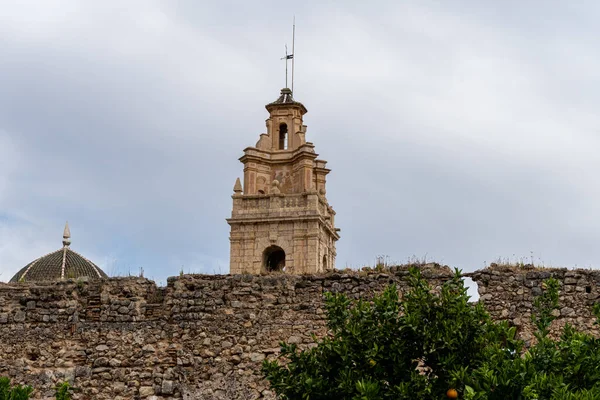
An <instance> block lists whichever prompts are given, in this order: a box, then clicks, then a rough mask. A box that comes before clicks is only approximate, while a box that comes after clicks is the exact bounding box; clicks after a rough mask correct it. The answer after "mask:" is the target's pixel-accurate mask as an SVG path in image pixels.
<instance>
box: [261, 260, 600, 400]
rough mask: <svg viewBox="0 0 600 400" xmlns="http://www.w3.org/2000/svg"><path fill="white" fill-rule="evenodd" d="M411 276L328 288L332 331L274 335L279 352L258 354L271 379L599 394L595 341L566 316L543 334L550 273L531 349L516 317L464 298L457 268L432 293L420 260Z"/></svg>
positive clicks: (441, 390) (553, 298)
mask: <svg viewBox="0 0 600 400" xmlns="http://www.w3.org/2000/svg"><path fill="white" fill-rule="evenodd" d="M409 283H410V291H409V292H408V293H407V294H406V295H405V296H404V298H403V299H402V300H400V299H399V298H398V291H397V289H396V287H395V286H390V287H388V288H387V289H386V290H385V291H384V292H383V293H381V294H380V295H376V296H375V297H374V298H373V300H372V301H365V300H358V301H351V300H350V299H349V298H348V297H347V296H346V295H343V294H335V295H334V294H330V293H327V294H326V295H325V298H326V310H327V317H328V327H329V329H330V335H329V336H327V337H325V338H323V339H321V340H317V339H316V338H315V341H316V342H317V346H316V347H314V348H312V349H308V350H304V351H299V350H298V348H297V346H296V345H295V344H285V343H282V345H281V358H282V359H283V360H284V361H285V362H284V363H283V364H280V363H279V362H278V361H277V360H272V361H270V360H265V362H264V363H263V368H262V370H263V373H264V374H265V377H266V378H267V380H268V381H269V382H270V385H271V388H272V389H273V390H274V391H275V392H276V393H277V394H278V395H280V397H281V398H282V399H288V400H297V399H298V400H300V399H302V400H309V399H311V400H328V399H341V400H343V399H352V400H379V399H381V400H383V399H439V398H442V397H449V398H457V397H458V398H461V399H473V400H475V399H477V400H486V399H487V400H500V399H502V400H505V399H540V400H541V399H580V400H584V399H600V373H599V372H598V371H599V369H598V367H597V366H598V365H600V341H599V340H598V339H596V338H594V337H592V336H591V335H588V334H584V333H580V332H577V331H576V330H575V329H573V327H571V326H569V325H567V326H565V328H564V331H563V334H562V336H561V337H560V338H559V339H558V340H554V339H551V338H549V337H548V332H549V327H550V324H551V323H552V321H553V320H554V318H555V317H554V313H555V312H554V310H556V309H557V308H558V298H559V296H558V293H559V283H558V281H556V280H555V279H549V280H547V281H545V282H544V291H543V293H542V295H540V296H539V297H537V298H536V301H535V304H534V314H533V322H534V324H535V325H536V327H537V333H536V338H537V343H536V344H535V345H534V346H532V347H531V348H529V349H526V348H525V347H524V343H523V342H522V341H521V340H519V339H518V338H517V337H516V329H515V328H514V327H510V326H509V325H508V323H507V322H494V321H492V320H491V318H490V316H489V314H488V313H487V312H486V311H485V310H484V308H483V306H482V305H481V304H479V303H476V304H473V303H469V297H468V295H467V290H466V288H465V287H464V282H463V280H462V278H461V276H460V272H459V271H458V270H457V271H456V272H455V275H454V277H453V278H452V279H451V280H450V281H448V282H446V283H445V284H444V285H443V287H442V289H441V292H440V293H439V294H436V293H434V292H433V291H432V290H431V288H430V287H429V285H428V284H427V282H426V281H425V280H424V279H422V278H421V276H420V273H419V271H418V269H413V270H411V271H410V282H409ZM599 307H600V306H599ZM599 307H596V308H595V310H596V312H597V315H598V314H599V313H600V308H599Z"/></svg>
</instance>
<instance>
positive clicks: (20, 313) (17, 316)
mask: <svg viewBox="0 0 600 400" xmlns="http://www.w3.org/2000/svg"><path fill="white" fill-rule="evenodd" d="M13 320H14V321H15V322H23V321H25V312H23V311H17V312H16V313H15V316H14V317H13Z"/></svg>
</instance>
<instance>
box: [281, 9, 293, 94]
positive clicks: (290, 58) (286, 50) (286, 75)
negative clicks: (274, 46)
mask: <svg viewBox="0 0 600 400" xmlns="http://www.w3.org/2000/svg"><path fill="white" fill-rule="evenodd" d="M295 42H296V17H295V16H294V29H293V32H292V53H291V54H288V48H287V44H286V45H285V57H281V59H282V60H285V87H286V88H287V87H288V60H292V93H294V44H295Z"/></svg>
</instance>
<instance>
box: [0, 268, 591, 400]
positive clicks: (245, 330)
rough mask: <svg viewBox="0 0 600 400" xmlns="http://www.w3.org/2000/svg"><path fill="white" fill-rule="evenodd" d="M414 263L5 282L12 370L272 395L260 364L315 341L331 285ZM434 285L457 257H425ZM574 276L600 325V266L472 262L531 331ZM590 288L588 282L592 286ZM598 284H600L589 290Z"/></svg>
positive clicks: (1, 312)
mask: <svg viewBox="0 0 600 400" xmlns="http://www.w3.org/2000/svg"><path fill="white" fill-rule="evenodd" d="M406 274H407V271H406V269H405V268H396V267H392V268H390V269H389V270H387V271H386V272H385V273H380V272H376V271H369V272H355V273H351V274H344V273H339V272H337V273H330V274H326V275H305V276H289V275H268V276H250V275H233V276H231V275H227V276H218V275H214V276H213V275H182V276H179V277H174V278H170V279H169V280H168V285H167V287H165V288H157V287H156V285H155V284H154V282H152V281H149V280H146V279H143V278H112V279H110V280H106V281H101V282H75V281H65V282H58V283H53V284H47V285H34V284H24V283H19V284H0V341H1V345H0V376H3V375H4V376H10V377H11V378H13V380H14V381H15V382H20V383H26V384H30V385H32V386H34V387H35V388H36V389H37V390H36V394H35V396H36V398H51V396H52V393H53V391H52V388H53V386H54V385H55V384H56V383H57V382H59V381H64V380H70V381H72V382H74V385H75V387H77V388H78V389H79V391H78V393H77V395H76V398H77V399H170V398H184V399H255V398H264V399H269V398H270V399H272V398H273V395H272V394H271V393H270V392H269V391H268V390H267V384H266V382H265V381H264V380H262V379H261V375H260V372H259V369H260V365H261V362H262V360H263V359H264V358H266V357H276V356H277V354H278V352H279V342H280V341H282V340H285V341H288V342H292V343H298V344H299V346H300V347H301V348H306V347H309V346H311V345H313V343H312V339H311V335H312V334H313V333H314V334H316V335H317V336H322V335H324V334H325V332H326V328H325V320H324V311H323V301H322V297H323V296H322V295H323V293H324V292H325V291H333V292H345V293H348V294H349V295H351V296H352V297H354V298H358V297H369V296H371V295H372V294H373V293H375V292H379V291H381V290H382V288H383V287H385V286H386V285H388V284H389V283H392V282H394V283H396V284H397V285H398V286H399V288H400V290H401V291H403V290H405V289H406V281H405V278H406ZM423 274H424V276H425V277H426V278H427V279H428V280H429V282H430V283H431V284H432V285H433V286H434V287H439V285H440V284H441V282H443V281H445V280H447V279H449V278H450V277H451V276H452V273H451V271H450V269H449V268H444V267H436V266H434V267H433V268H424V269H423ZM548 274H550V275H553V274H554V275H555V276H557V277H558V278H559V279H561V280H562V281H563V283H564V286H563V293H562V296H561V301H562V304H563V309H562V310H561V317H560V318H559V321H558V323H557V324H558V325H560V324H561V323H564V321H567V320H568V321H570V322H574V323H576V324H577V325H579V326H582V327H585V328H586V329H588V328H589V329H591V330H593V331H594V332H596V331H595V330H594V329H595V328H594V327H593V325H592V318H591V314H590V312H589V310H588V303H589V302H591V301H593V300H594V299H595V297H594V294H595V293H597V289H596V277H597V275H595V274H594V273H593V272H591V271H566V270H552V271H537V270H531V271H529V270H514V269H509V270H502V269H497V268H496V269H494V268H492V269H486V270H483V271H479V272H476V273H473V274H471V276H472V278H473V279H474V280H475V281H477V282H478V283H479V289H480V294H481V297H482V300H483V301H484V302H485V304H486V306H487V307H488V308H489V310H490V312H492V314H493V315H494V316H495V317H497V318H507V319H510V320H511V321H512V322H513V323H515V324H517V325H518V326H519V327H520V328H522V331H523V332H524V333H525V334H527V333H528V332H529V330H528V329H529V328H528V322H527V321H528V315H529V314H528V313H529V312H530V308H531V301H532V296H533V295H534V294H535V293H537V292H538V291H539V290H538V289H536V288H540V287H541V282H542V280H543V279H544V277H546V276H550V275H548ZM581 288H583V289H581ZM588 292H589V293H588Z"/></svg>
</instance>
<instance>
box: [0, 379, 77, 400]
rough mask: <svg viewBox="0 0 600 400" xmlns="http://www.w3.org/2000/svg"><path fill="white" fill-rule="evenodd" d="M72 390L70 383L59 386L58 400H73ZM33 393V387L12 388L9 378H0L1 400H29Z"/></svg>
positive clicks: (57, 389)
mask: <svg viewBox="0 0 600 400" xmlns="http://www.w3.org/2000/svg"><path fill="white" fill-rule="evenodd" d="M72 390H73V387H72V386H71V385H69V383H68V382H63V383H61V384H59V385H58V386H56V393H55V396H56V400H71V391H72ZM32 393H33V388H32V387H31V386H21V385H15V386H12V385H11V383H10V379H9V378H7V377H0V400H29V399H30V398H31V394H32Z"/></svg>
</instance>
